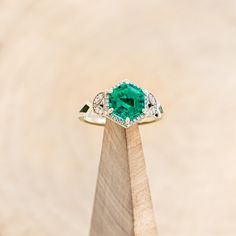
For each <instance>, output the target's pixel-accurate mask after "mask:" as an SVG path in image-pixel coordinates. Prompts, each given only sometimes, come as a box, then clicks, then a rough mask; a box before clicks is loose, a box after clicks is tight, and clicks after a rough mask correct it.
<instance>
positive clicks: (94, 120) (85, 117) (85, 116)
mask: <svg viewBox="0 0 236 236" xmlns="http://www.w3.org/2000/svg"><path fill="white" fill-rule="evenodd" d="M79 119H80V120H81V121H83V122H87V123H90V124H93V125H99V126H103V125H105V123H106V117H101V116H99V115H98V114H96V113H95V112H94V111H93V106H92V103H91V102H88V103H86V104H85V105H84V106H83V108H82V109H81V110H80V112H79ZM158 120H159V118H156V117H153V116H150V117H145V118H144V119H142V120H140V121H138V122H137V123H138V124H145V123H152V122H155V121H158Z"/></svg>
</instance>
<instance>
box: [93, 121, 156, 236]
mask: <svg viewBox="0 0 236 236" xmlns="http://www.w3.org/2000/svg"><path fill="white" fill-rule="evenodd" d="M90 236H157V229H156V224H155V220H154V214H153V207H152V202H151V195H150V190H149V184H148V179H147V175H146V169H145V162H144V155H143V149H142V143H141V138H140V134H139V129H138V126H137V125H133V126H131V127H130V128H128V129H125V128H123V127H121V126H119V125H117V124H115V123H114V122H112V121H110V120H107V122H106V126H105V131H104V138H103V146H102V154H101V161H100V166H99V173H98V179H97V188H96V195H95V201H94V209H93V216H92V222H91V230H90Z"/></svg>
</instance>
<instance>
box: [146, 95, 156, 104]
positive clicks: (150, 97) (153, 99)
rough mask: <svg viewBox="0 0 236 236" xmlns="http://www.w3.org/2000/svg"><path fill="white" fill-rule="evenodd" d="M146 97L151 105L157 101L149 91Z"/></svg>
mask: <svg viewBox="0 0 236 236" xmlns="http://www.w3.org/2000/svg"><path fill="white" fill-rule="evenodd" d="M148 99H149V102H150V103H151V104H152V105H153V106H154V105H155V104H156V103H157V101H156V99H155V97H154V96H153V95H152V94H151V93H149V95H148Z"/></svg>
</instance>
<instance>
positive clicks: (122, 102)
mask: <svg viewBox="0 0 236 236" xmlns="http://www.w3.org/2000/svg"><path fill="white" fill-rule="evenodd" d="M144 106H145V94H144V92H143V91H142V89H140V88H138V87H137V86H135V85H134V84H129V83H125V82H124V83H122V84H121V85H119V86H118V87H116V88H114V89H113V91H112V93H110V94H109V108H112V109H113V112H112V114H114V115H116V116H118V117H119V118H121V119H122V120H124V121H125V120H126V118H129V119H130V121H133V120H134V119H136V118H138V117H139V116H140V115H141V114H142V113H143V109H144Z"/></svg>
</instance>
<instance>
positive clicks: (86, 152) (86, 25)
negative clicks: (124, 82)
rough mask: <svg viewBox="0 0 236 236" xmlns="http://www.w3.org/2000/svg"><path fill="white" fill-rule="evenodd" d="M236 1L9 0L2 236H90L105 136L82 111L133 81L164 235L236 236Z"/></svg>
mask: <svg viewBox="0 0 236 236" xmlns="http://www.w3.org/2000/svg"><path fill="white" fill-rule="evenodd" d="M235 62H236V2H235V1H234V0H225V1H219V0H200V1H194V0H179V1H174V0H166V1H164V0H148V1H141V0H138V1H137V0H135V1H133V0H132V1H124V0H121V1H111V0H99V1H92V0H86V1H85V0H58V1H50V0H41V1H32V0H21V1H17V0H3V1H0V111H1V115H0V235H1V236H26V235H28V236H42V235H43V236H59V235H60V236H64V235H65V236H75V235H79V236H84V235H87V234H88V231H89V222H90V216H91V211H92V203H93V196H94V191H95V182H96V175H97V167H98V162H99V154H100V149H101V141H102V133H103V129H102V128H101V127H100V128H99V127H95V126H90V125H86V124H82V123H80V122H79V121H78V120H77V114H78V113H77V112H78V110H79V108H80V106H82V105H83V103H84V102H85V101H86V100H87V99H88V98H92V97H93V96H94V95H95V94H96V93H97V92H99V91H100V90H103V89H106V88H109V87H110V86H111V85H113V84H114V83H116V82H118V81H120V80H121V79H123V78H124V77H127V78H129V79H130V80H132V81H133V82H135V83H137V84H139V85H140V86H143V87H145V88H147V89H149V90H150V91H153V93H154V94H157V95H158V97H159V99H160V101H161V102H162V104H163V107H164V109H165V113H166V115H165V117H164V119H163V120H162V121H161V122H159V123H158V124H156V125H150V126H145V127H142V128H141V132H142V138H143V143H144V149H145V150H144V151H145V154H146V162H147V168H148V174H149V179H150V186H151V192H152V197H153V203H154V207H155V213H156V218H157V222H158V226H159V231H160V235H161V236H173V235H175V236H189V235H191V236H199V235H201V236H235V235H236V188H235V186H236V143H235V142H236V123H235V120H236V94H235V89H236V78H235V76H236V71H235V68H236V67H235Z"/></svg>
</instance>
